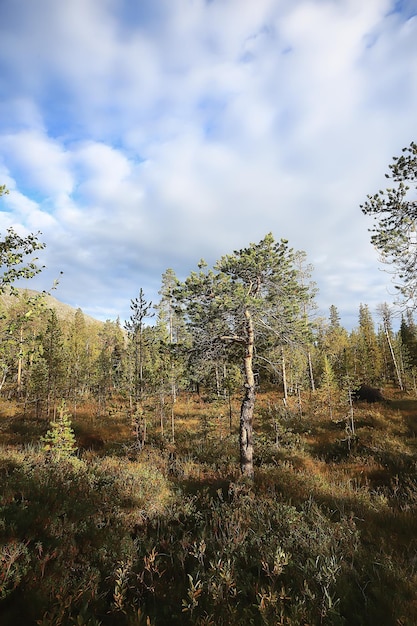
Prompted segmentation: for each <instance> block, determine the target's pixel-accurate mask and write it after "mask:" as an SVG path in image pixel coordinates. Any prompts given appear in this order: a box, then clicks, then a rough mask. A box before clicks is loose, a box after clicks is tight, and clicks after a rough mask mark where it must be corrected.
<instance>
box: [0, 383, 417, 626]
mask: <svg viewBox="0 0 417 626" xmlns="http://www.w3.org/2000/svg"><path fill="white" fill-rule="evenodd" d="M239 404H240V401H239V399H238V398H236V399H235V400H234V401H233V403H232V410H233V413H232V429H230V420H229V407H228V404H227V403H226V402H225V401H223V400H219V399H216V400H215V401H212V402H208V401H203V400H201V399H200V398H196V397H194V396H192V395H190V394H188V395H184V396H183V397H181V396H180V398H179V399H178V401H177V402H176V404H175V405H174V416H175V440H174V441H172V440H171V434H172V433H171V425H170V419H171V414H170V407H168V408H167V409H166V415H165V424H164V426H165V428H164V436H162V434H161V432H160V407H159V405H158V402H157V401H155V402H153V401H152V399H150V400H149V401H148V402H147V403H146V405H144V411H143V416H144V419H146V422H147V436H148V440H147V443H146V444H145V446H144V447H143V448H142V447H141V446H138V445H136V440H135V435H134V434H133V432H132V427H131V423H130V419H129V417H128V412H127V409H126V407H125V406H124V405H123V402H122V401H121V400H120V399H117V398H116V399H114V401H113V402H112V403H111V404H109V405H108V407H107V412H106V413H105V414H103V415H102V416H101V417H100V418H98V417H97V412H96V410H95V407H94V405H93V404H91V403H90V404H85V405H84V406H80V407H77V412H76V415H75V416H74V417H73V419H72V427H73V430H74V432H75V436H76V441H77V445H78V452H77V454H76V455H68V458H65V459H60V460H59V461H58V460H57V459H54V457H53V456H52V457H51V455H49V456H48V455H47V454H46V453H45V451H43V450H42V449H41V445H40V441H41V438H42V436H44V435H45V432H46V431H47V430H48V428H49V423H48V422H47V421H46V420H36V419H35V418H34V417H31V416H28V415H23V414H22V413H21V412H20V407H19V406H18V405H16V404H12V403H8V402H4V401H2V402H1V405H0V428H1V431H2V441H3V446H2V447H1V448H0V484H1V496H2V498H1V505H0V539H1V543H0V545H1V553H0V559H1V569H0V623H1V624H2V625H3V624H4V626H9V625H10V626H12V624H13V625H14V624H16V623H24V624H27V625H28V626H31V625H32V624H33V625H35V624H40V625H43V626H47V625H51V626H52V625H57V626H59V625H61V624H62V625H67V624H68V625H72V624H78V625H79V626H82V625H90V626H98V625H99V624H101V625H102V626H107V625H108V626H113V625H116V624H117V625H118V626H124V625H126V626H130V625H138V626H140V625H142V624H143V625H149V626H151V625H157V626H159V625H164V624H172V625H175V624H184V625H185V626H186V625H188V624H190V625H191V624H206V625H209V624H216V625H218V626H221V625H224V626H226V625H228V626H229V625H230V626H233V625H236V626H238V625H239V626H240V625H241V624H255V625H258V624H259V625H264V624H267V625H271V626H272V625H274V626H278V625H294V626H296V625H297V626H298V625H301V624H305V625H307V624H308V625H309V626H315V625H322V624H326V625H334V626H338V625H346V626H366V625H369V624H379V625H382V626H384V625H386V626H391V625H392V626H394V625H395V626H399V625H402V626H406V625H407V626H408V625H409V626H411V625H412V624H416V623H417V591H416V589H417V585H416V583H417V579H416V578H417V557H416V554H417V539H416V538H417V515H416V513H417V480H416V471H415V470H416V462H417V450H416V445H415V427H417V424H416V418H415V416H416V415H417V402H416V401H415V400H413V399H411V398H395V399H394V400H393V401H392V402H390V403H389V404H387V405H374V406H371V405H365V404H363V405H361V404H359V405H357V406H356V407H355V425H356V432H355V435H356V436H355V438H349V437H348V436H347V432H346V428H345V426H346V424H345V421H344V420H341V421H337V420H334V421H332V420H330V419H329V418H328V416H327V414H326V415H325V416H323V415H320V412H318V411H317V407H315V408H314V411H311V412H310V411H309V403H308V399H307V398H306V399H304V402H303V414H300V411H299V407H298V404H297V403H296V402H294V405H293V406H292V405H291V402H290V403H289V406H288V407H287V408H285V410H284V408H283V404H282V401H281V399H280V398H279V396H277V394H276V393H273V392H268V393H263V394H259V395H258V404H257V414H256V424H255V427H256V433H255V438H256V473H255V481H254V483H253V484H247V483H245V481H243V480H242V479H241V477H240V475H239V471H238V434H237V428H238V415H239ZM68 409H70V407H68ZM388 590H389V593H388Z"/></svg>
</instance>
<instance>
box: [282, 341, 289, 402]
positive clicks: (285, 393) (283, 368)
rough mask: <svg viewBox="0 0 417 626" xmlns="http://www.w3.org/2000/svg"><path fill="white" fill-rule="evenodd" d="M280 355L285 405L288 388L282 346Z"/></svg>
mask: <svg viewBox="0 0 417 626" xmlns="http://www.w3.org/2000/svg"><path fill="white" fill-rule="evenodd" d="M281 357H282V384H283V387H284V404H285V406H287V400H288V389H287V372H286V369H285V356H284V348H282V349H281Z"/></svg>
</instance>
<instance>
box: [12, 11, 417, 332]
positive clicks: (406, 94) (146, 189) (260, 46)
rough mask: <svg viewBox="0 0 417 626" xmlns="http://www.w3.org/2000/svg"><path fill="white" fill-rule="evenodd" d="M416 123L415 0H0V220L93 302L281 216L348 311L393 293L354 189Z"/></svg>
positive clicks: (111, 302) (100, 309) (80, 302)
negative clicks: (35, 244)
mask: <svg viewBox="0 0 417 626" xmlns="http://www.w3.org/2000/svg"><path fill="white" fill-rule="evenodd" d="M416 140H417V0H410V1H407V0H403V1H397V2H395V1H394V0H366V2H364V1H363V0H256V1H255V0H67V1H66V2H57V1H56V0H30V1H29V0H0V184H6V185H7V187H8V188H9V190H10V194H9V195H8V196H4V197H3V198H1V199H0V233H1V234H2V235H3V234H4V233H5V231H6V230H7V228H9V227H13V228H14V229H15V230H16V231H17V232H19V233H20V234H22V235H23V234H27V233H29V232H37V231H40V232H41V233H42V234H41V235H40V239H41V241H43V242H44V243H45V244H46V248H45V250H44V251H43V252H42V253H41V255H40V260H41V263H42V264H45V265H46V269H45V270H44V271H43V272H42V274H40V275H38V276H37V277H36V278H35V279H33V280H32V281H31V282H30V284H27V286H28V287H31V288H34V289H40V290H42V289H49V288H50V287H51V285H52V284H53V281H54V280H55V279H56V278H59V285H58V287H57V289H56V291H54V295H55V297H57V298H58V299H60V300H62V301H63V302H66V303H68V304H70V305H72V306H74V307H80V308H81V309H82V310H83V311H84V313H86V314H89V315H92V316H94V317H96V318H98V319H102V320H106V319H111V320H115V319H116V318H117V317H118V316H119V317H120V319H121V320H122V321H123V320H126V319H128V318H129V316H130V300H131V299H134V298H136V297H137V296H138V294H139V290H140V289H141V288H142V289H143V291H144V294H145V298H146V299H147V300H148V301H149V300H151V301H152V302H154V303H157V302H158V300H159V298H160V296H159V295H158V291H159V289H160V287H161V276H162V274H163V273H164V272H165V270H166V269H167V268H172V269H174V271H175V273H176V274H177V276H178V277H179V278H180V279H184V278H185V277H186V276H187V275H188V274H189V273H190V271H192V270H194V269H196V268H197V264H198V262H199V260H200V259H201V258H204V259H205V261H206V262H207V263H208V264H209V265H212V264H213V263H215V261H216V260H217V259H219V258H220V257H221V256H222V255H224V254H229V253H231V252H233V251H234V250H237V249H241V248H243V247H246V246H247V245H249V243H251V242H254V243H257V242H259V241H260V240H261V239H262V238H263V237H264V236H265V235H266V234H267V233H269V232H272V234H273V235H274V237H275V239H276V240H280V239H281V238H285V239H288V240H289V245H290V246H291V247H293V248H294V249H295V250H303V251H305V252H306V255H307V261H308V262H309V263H311V264H312V265H313V267H314V270H313V279H314V280H315V281H316V283H317V286H318V289H319V293H318V296H317V304H318V311H317V313H318V314H320V315H323V316H324V317H328V313H329V307H330V306H331V305H335V306H336V307H337V309H338V311H339V314H340V316H341V321H342V323H343V324H344V325H345V326H346V327H347V328H352V327H354V326H355V325H356V324H357V319H358V310H359V305H360V304H361V303H362V304H367V305H368V306H369V309H370V311H371V313H372V314H374V313H375V311H376V309H377V306H378V304H380V303H382V302H388V303H391V302H393V293H394V289H393V286H392V281H391V277H390V275H389V274H387V273H386V272H384V271H382V269H381V268H382V266H381V265H380V264H379V261H378V255H377V253H376V251H375V250H374V249H373V247H372V246H371V244H370V235H369V232H368V228H369V227H370V226H372V221H371V219H370V218H369V217H366V216H364V215H363V214H362V212H361V210H360V204H362V203H363V202H364V201H365V200H366V196H367V194H374V193H376V192H377V191H378V189H380V188H385V187H386V186H387V181H386V179H385V176H384V174H385V173H386V172H387V171H388V165H389V163H391V161H392V157H393V156H395V155H400V154H401V150H402V148H403V147H405V146H408V145H409V144H410V142H411V141H416ZM60 272H63V274H62V275H60Z"/></svg>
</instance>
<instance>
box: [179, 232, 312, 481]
mask: <svg viewBox="0 0 417 626" xmlns="http://www.w3.org/2000/svg"><path fill="white" fill-rule="evenodd" d="M178 294H179V297H180V299H181V301H182V303H183V305H184V307H185V312H186V315H187V318H188V322H189V327H190V330H191V332H192V335H193V336H194V335H195V334H196V333H197V334H199V336H200V340H202V343H201V345H203V346H204V349H207V347H208V346H210V347H211V348H213V346H215V345H216V344H217V345H219V346H220V345H221V344H222V343H223V342H227V343H230V344H234V345H235V346H238V347H239V348H240V350H239V351H240V358H241V363H242V367H243V372H244V381H245V382H244V386H245V394H244V398H243V401H242V406H241V413H240V428H239V445H240V467H241V471H242V474H243V475H245V476H247V477H250V478H251V477H253V473H254V469H253V413H254V408H255V395H256V393H255V390H256V380H255V373H254V359H255V358H256V350H255V347H256V345H257V341H258V337H262V336H264V337H265V338H266V337H267V336H269V337H270V338H271V341H272V338H273V340H274V341H275V342H276V343H277V344H278V345H285V344H286V343H288V342H289V341H291V340H293V339H294V338H295V337H296V336H297V334H298V335H299V336H300V337H301V335H302V333H303V330H305V319H304V318H303V317H302V316H301V315H300V311H302V310H303V308H302V304H303V302H304V301H305V300H306V299H308V297H309V294H308V289H307V288H306V287H304V286H302V285H300V283H299V282H298V275H297V268H296V266H295V259H294V251H293V250H292V249H290V248H289V247H288V242H287V241H286V240H281V241H280V242H279V243H276V242H275V240H274V238H273V236H272V234H268V235H266V237H264V239H262V240H261V241H260V242H259V243H258V244H253V243H252V244H250V245H249V246H248V247H247V248H244V249H241V250H237V251H235V252H234V253H233V254H231V255H226V256H223V257H222V258H221V259H220V260H219V261H218V262H217V263H216V264H215V265H214V267H213V269H212V270H208V269H207V266H206V264H205V263H204V262H201V263H200V264H199V271H198V272H192V273H191V274H190V276H189V277H188V278H187V279H186V281H185V282H184V283H183V284H182V285H181V286H180V288H179V290H178Z"/></svg>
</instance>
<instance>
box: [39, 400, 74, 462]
mask: <svg viewBox="0 0 417 626" xmlns="http://www.w3.org/2000/svg"><path fill="white" fill-rule="evenodd" d="M50 425H51V428H50V429H49V430H48V432H47V433H46V435H45V436H44V437H42V444H43V447H42V449H43V450H44V451H45V452H48V453H49V454H50V455H51V457H53V458H54V459H56V460H62V459H68V458H70V457H71V456H73V455H74V453H75V452H76V450H77V444H76V439H75V434H74V431H73V429H72V426H71V418H70V416H69V414H68V412H67V409H66V406H65V402H62V404H61V406H60V407H59V409H58V415H57V417H56V418H55V419H54V420H53V421H52V422H50Z"/></svg>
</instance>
